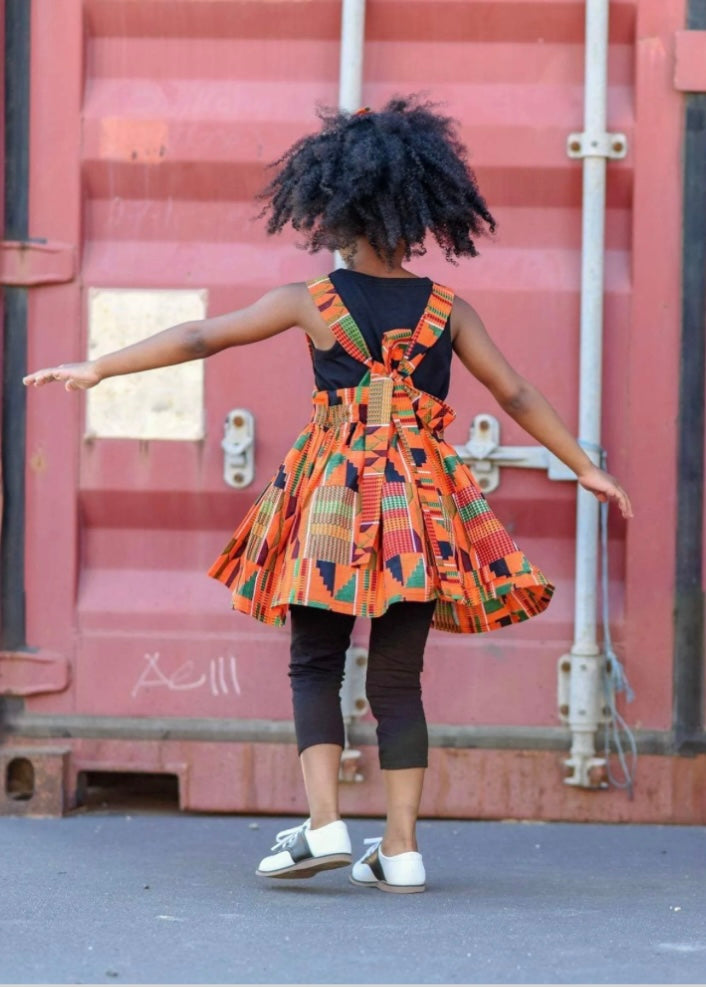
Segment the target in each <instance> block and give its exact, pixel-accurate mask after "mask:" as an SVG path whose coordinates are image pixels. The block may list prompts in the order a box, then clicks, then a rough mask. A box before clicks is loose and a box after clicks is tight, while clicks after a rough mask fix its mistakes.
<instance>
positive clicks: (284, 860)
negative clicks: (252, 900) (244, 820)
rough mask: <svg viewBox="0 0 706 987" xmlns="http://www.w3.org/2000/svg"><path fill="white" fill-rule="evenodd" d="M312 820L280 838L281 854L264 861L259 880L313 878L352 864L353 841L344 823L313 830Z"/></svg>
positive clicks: (261, 862)
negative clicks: (320, 872) (270, 878)
mask: <svg viewBox="0 0 706 987" xmlns="http://www.w3.org/2000/svg"><path fill="white" fill-rule="evenodd" d="M310 827H311V820H310V819H307V821H306V822H305V823H302V825H301V826H293V827H292V829H283V830H282V832H281V833H278V834H277V837H276V842H275V845H274V846H273V847H272V849H273V850H276V851H277V853H273V854H271V855H270V856H268V857H264V858H263V859H262V860H261V861H260V866H259V867H258V869H257V870H256V871H255V873H256V874H257V875H258V876H259V877H297V878H298V877H313V876H314V875H315V874H318V872H319V871H320V870H331V869H332V868H333V867H345V866H346V865H347V864H349V863H350V862H351V841H350V837H349V836H348V827H347V826H346V824H345V823H344V822H343V820H342V819H337V820H336V821H335V822H332V823H329V824H328V825H327V826H321V828H320V829H311V828H310Z"/></svg>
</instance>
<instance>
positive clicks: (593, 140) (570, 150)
mask: <svg viewBox="0 0 706 987" xmlns="http://www.w3.org/2000/svg"><path fill="white" fill-rule="evenodd" d="M566 153H567V154H568V155H569V157H570V158H612V159H613V160H616V161H617V160H619V159H620V158H624V157H625V155H626V154H627V153H628V139H627V136H626V135H625V134H621V133H615V134H609V133H604V134H600V133H598V134H587V133H580V134H569V136H568V137H567V138H566Z"/></svg>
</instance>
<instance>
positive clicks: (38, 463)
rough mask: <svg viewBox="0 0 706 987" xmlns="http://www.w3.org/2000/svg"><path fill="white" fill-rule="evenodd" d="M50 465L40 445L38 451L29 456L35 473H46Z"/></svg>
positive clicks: (30, 465) (31, 467)
mask: <svg viewBox="0 0 706 987" xmlns="http://www.w3.org/2000/svg"><path fill="white" fill-rule="evenodd" d="M48 465H49V463H48V461H47V457H46V454H45V452H44V449H42V447H41V446H40V447H39V448H38V449H37V450H36V452H34V453H32V455H31V456H30V458H29V468H30V469H31V470H32V472H33V473H46V471H47V466H48Z"/></svg>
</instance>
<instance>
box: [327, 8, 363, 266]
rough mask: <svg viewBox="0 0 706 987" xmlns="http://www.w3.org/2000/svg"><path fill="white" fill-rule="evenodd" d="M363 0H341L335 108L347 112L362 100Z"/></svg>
mask: <svg viewBox="0 0 706 987" xmlns="http://www.w3.org/2000/svg"><path fill="white" fill-rule="evenodd" d="M364 47H365V0H341V51H340V55H339V59H340V63H339V73H338V108H339V110H345V111H346V112H347V113H355V111H356V110H357V109H360V106H361V103H362V100H363V49H364ZM333 262H334V267H336V268H339V267H343V266H344V263H343V258H342V257H341V254H340V251H338V250H336V251H334V255H333Z"/></svg>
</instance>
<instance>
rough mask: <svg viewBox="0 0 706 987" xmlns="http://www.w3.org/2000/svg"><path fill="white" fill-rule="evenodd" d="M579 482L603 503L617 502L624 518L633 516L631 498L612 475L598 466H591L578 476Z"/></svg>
mask: <svg viewBox="0 0 706 987" xmlns="http://www.w3.org/2000/svg"><path fill="white" fill-rule="evenodd" d="M578 481H579V483H580V484H581V486H582V487H583V488H584V490H588V491H589V493H592V494H594V495H595V496H596V497H597V498H598V500H600V501H601V503H605V502H606V501H609V500H612V501H615V503H616V504H617V505H618V507H619V508H620V513H621V514H622V515H623V517H625V518H629V517H632V516H633V514H632V506H631V504H630V498H629V497H628V495H627V494H626V493H625V491H624V490H623V488H622V487H621V486H620V484H619V483H618V481H617V480H616V479H615V477H614V476H611V475H610V473H606V472H605V471H604V470H601V469H598V467H597V466H591V467H589V468H588V469H586V470H585V471H584V472H581V473H579V474H578Z"/></svg>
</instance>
